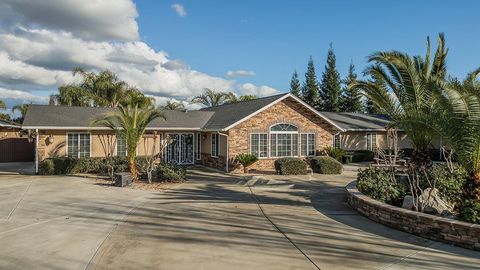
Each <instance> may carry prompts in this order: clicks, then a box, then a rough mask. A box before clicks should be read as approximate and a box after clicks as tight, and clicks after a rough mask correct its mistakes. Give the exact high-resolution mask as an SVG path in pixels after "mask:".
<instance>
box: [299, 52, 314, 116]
mask: <svg viewBox="0 0 480 270" xmlns="http://www.w3.org/2000/svg"><path fill="white" fill-rule="evenodd" d="M302 98H303V100H304V101H305V102H306V103H308V104H309V105H310V106H312V107H314V108H317V107H318V82H317V75H315V66H314V64H313V58H312V56H310V59H309V60H308V65H307V72H305V82H303V86H302Z"/></svg>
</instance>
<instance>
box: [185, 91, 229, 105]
mask: <svg viewBox="0 0 480 270" xmlns="http://www.w3.org/2000/svg"><path fill="white" fill-rule="evenodd" d="M228 96H229V94H228V93H225V92H217V91H215V90H212V89H209V88H205V90H204V92H203V94H201V95H199V96H196V97H194V98H193V99H192V103H197V104H202V105H205V106H207V107H216V106H219V105H222V104H224V103H225V102H226V100H227V98H228Z"/></svg>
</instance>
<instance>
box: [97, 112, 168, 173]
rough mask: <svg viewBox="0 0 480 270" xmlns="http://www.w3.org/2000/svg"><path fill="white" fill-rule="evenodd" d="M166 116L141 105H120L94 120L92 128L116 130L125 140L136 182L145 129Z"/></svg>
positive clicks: (131, 170)
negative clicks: (140, 145)
mask: <svg viewBox="0 0 480 270" xmlns="http://www.w3.org/2000/svg"><path fill="white" fill-rule="evenodd" d="M159 117H161V118H164V119H165V116H164V115H163V114H162V113H161V112H160V111H159V110H157V109H153V108H152V107H147V108H141V107H140V106H139V103H136V104H135V103H133V104H132V105H130V104H129V105H127V106H123V105H120V106H119V107H118V110H116V111H115V112H112V113H109V114H105V115H102V116H99V117H98V118H94V119H92V122H91V125H92V126H103V127H108V128H110V129H112V130H114V131H115V132H116V134H117V136H119V137H122V138H124V139H125V141H126V144H127V158H128V167H129V170H130V173H131V174H132V178H133V180H134V181H136V180H137V179H138V170H137V164H136V162H135V157H136V155H137V153H136V152H137V151H136V150H137V146H138V143H139V141H140V139H141V138H142V136H143V134H144V133H145V128H146V127H147V125H148V124H149V123H151V122H152V121H153V120H155V119H156V118H159Z"/></svg>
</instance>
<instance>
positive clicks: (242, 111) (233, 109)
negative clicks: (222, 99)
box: [201, 93, 288, 130]
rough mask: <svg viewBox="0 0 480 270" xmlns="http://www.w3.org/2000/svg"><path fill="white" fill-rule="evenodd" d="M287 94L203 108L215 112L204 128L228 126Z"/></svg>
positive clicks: (215, 128) (214, 128) (213, 128)
mask: <svg viewBox="0 0 480 270" xmlns="http://www.w3.org/2000/svg"><path fill="white" fill-rule="evenodd" d="M286 95H288V93H283V94H279V95H275V96H269V97H264V98H257V99H254V100H249V101H243V102H238V103H233V104H224V105H220V106H216V107H208V108H203V109H201V111H204V112H205V111H209V112H215V114H214V115H213V116H212V117H211V118H210V120H209V121H208V122H207V124H206V125H205V127H204V128H205V129H212V130H217V129H223V128H226V127H228V126H230V125H232V124H234V123H236V122H238V121H240V120H242V119H243V118H245V117H247V116H249V115H251V114H252V113H254V112H256V111H258V110H260V109H262V108H263V107H265V106H267V105H268V104H270V103H272V102H274V101H276V100H278V99H280V98H282V97H284V96H286Z"/></svg>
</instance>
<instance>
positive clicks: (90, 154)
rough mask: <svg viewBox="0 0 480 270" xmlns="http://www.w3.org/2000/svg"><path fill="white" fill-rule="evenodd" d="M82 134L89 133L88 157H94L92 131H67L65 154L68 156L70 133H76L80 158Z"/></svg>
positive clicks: (78, 156)
mask: <svg viewBox="0 0 480 270" xmlns="http://www.w3.org/2000/svg"><path fill="white" fill-rule="evenodd" d="M80 134H88V143H89V151H88V157H89V158H91V157H92V133H91V132H67V134H66V135H65V137H66V138H65V142H66V143H65V145H66V147H65V156H67V157H68V147H69V145H68V135H76V136H77V157H76V158H80Z"/></svg>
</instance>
